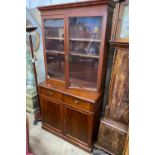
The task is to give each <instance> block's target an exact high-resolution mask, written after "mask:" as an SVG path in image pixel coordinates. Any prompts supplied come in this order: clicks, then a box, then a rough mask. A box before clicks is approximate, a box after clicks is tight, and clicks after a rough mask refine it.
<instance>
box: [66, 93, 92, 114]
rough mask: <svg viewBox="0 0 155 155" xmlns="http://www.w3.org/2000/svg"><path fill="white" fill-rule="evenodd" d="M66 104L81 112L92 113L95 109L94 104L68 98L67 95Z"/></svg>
mask: <svg viewBox="0 0 155 155" xmlns="http://www.w3.org/2000/svg"><path fill="white" fill-rule="evenodd" d="M64 102H65V104H68V105H70V106H73V107H75V108H77V109H80V110H86V111H92V109H93V108H92V103H89V102H86V101H83V100H80V99H78V98H75V97H71V96H67V95H65V96H64Z"/></svg>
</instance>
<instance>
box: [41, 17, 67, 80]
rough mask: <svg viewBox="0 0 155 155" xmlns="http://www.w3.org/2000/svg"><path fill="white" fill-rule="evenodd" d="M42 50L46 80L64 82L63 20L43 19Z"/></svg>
mask: <svg viewBox="0 0 155 155" xmlns="http://www.w3.org/2000/svg"><path fill="white" fill-rule="evenodd" d="M43 23H44V44H45V45H44V46H45V47H44V48H45V61H46V74H47V78H54V79H57V80H61V81H64V80H65V69H64V68H65V61H64V53H65V52H64V18H61V17H59V18H54V17H52V18H51V19H50V18H48V19H44V20H43Z"/></svg>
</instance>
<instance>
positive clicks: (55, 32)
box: [44, 19, 64, 51]
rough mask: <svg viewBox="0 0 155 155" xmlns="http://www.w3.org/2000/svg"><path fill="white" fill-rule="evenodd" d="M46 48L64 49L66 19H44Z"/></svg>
mask: <svg viewBox="0 0 155 155" xmlns="http://www.w3.org/2000/svg"><path fill="white" fill-rule="evenodd" d="M44 27H45V47H46V50H54V51H55V50H56V51H64V20H63V19H50V20H44Z"/></svg>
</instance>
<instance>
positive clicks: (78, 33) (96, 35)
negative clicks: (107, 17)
mask: <svg viewBox="0 0 155 155" xmlns="http://www.w3.org/2000/svg"><path fill="white" fill-rule="evenodd" d="M101 29H102V17H71V18H69V35H70V38H87V39H101Z"/></svg>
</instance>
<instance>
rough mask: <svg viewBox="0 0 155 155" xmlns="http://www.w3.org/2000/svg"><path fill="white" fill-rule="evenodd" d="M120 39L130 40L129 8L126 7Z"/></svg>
mask: <svg viewBox="0 0 155 155" xmlns="http://www.w3.org/2000/svg"><path fill="white" fill-rule="evenodd" d="M120 38H126V39H128V38H129V6H128V5H127V6H125V8H124V14H123V19H122V26H121V33H120Z"/></svg>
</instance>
